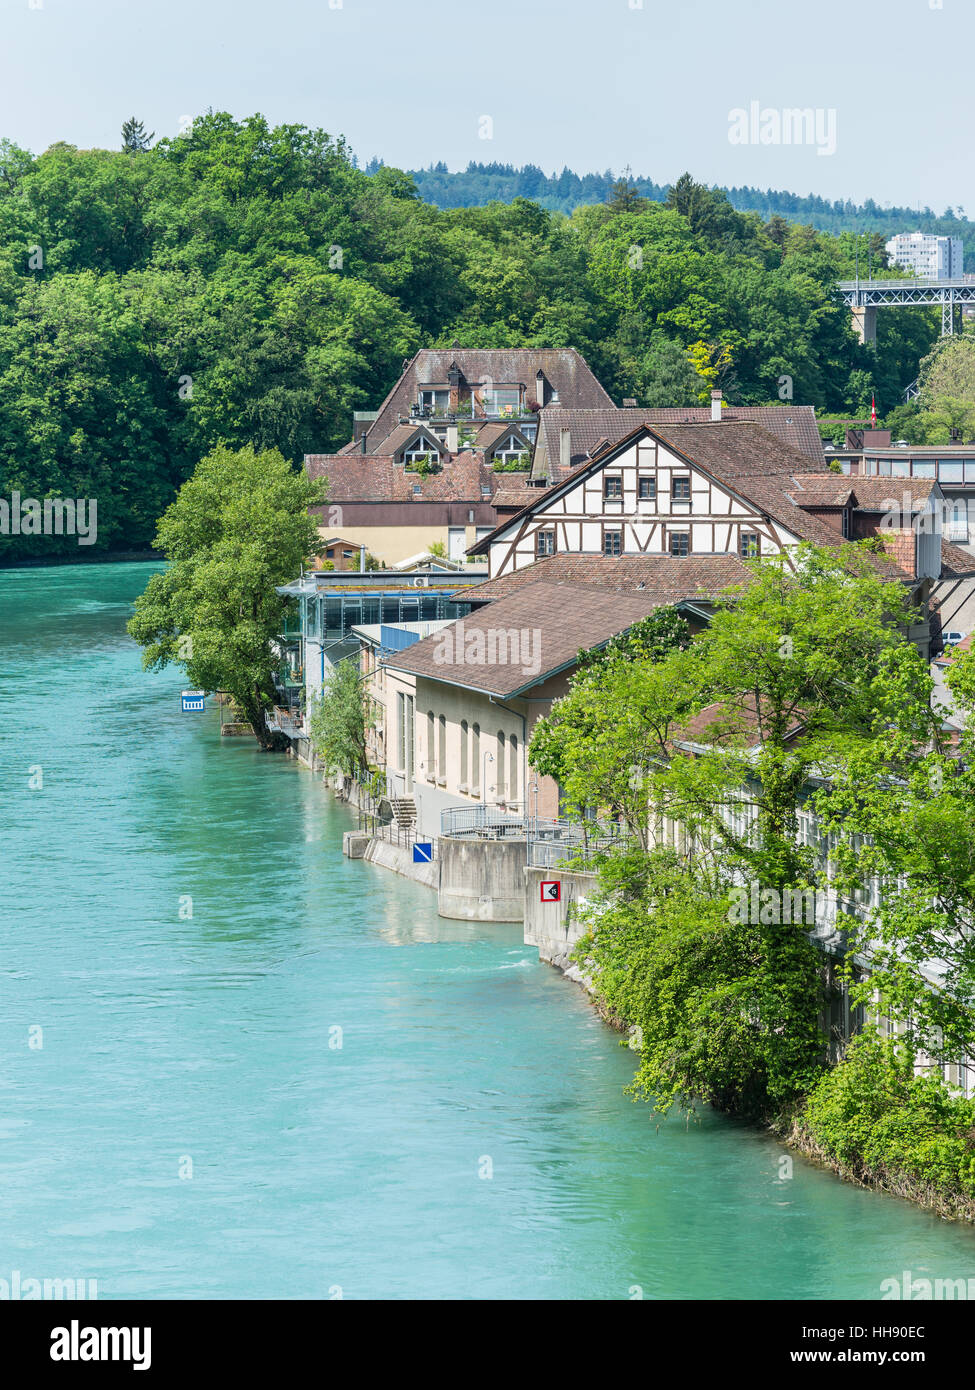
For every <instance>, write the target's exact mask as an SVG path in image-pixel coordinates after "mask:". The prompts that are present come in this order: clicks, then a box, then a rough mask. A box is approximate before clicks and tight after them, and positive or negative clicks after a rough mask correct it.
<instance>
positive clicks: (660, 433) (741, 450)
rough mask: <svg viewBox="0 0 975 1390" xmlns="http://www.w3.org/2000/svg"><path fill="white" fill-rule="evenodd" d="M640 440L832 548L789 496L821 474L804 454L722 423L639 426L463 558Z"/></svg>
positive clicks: (746, 427) (831, 534) (825, 529)
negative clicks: (800, 481) (663, 449)
mask: <svg viewBox="0 0 975 1390" xmlns="http://www.w3.org/2000/svg"><path fill="white" fill-rule="evenodd" d="M643 437H646V438H650V439H656V440H658V441H659V442H660V443H662V444H663V445H664V446H665V447H666V448H668V449H670V450H671V451H672V452H673V453H674V454H676V455H677V457H678V458H680V459H682V460H684V461H685V462H686V463H687V464H688V465H692V466H694V467H695V468H698V469H700V470H701V471H702V472H704V473H706V474H709V475H710V476H711V477H712V478H713V479H714V480H715V481H716V482H718V483H720V484H722V485H723V486H725V487H727V488H728V489H729V491H731V492H733V493H735V494H736V495H737V496H738V497H740V498H742V499H743V500H745V501H748V502H750V503H751V504H752V505H753V506H754V507H756V508H757V509H758V510H759V511H762V512H764V513H765V514H766V515H767V516H769V517H770V518H771V519H772V520H773V521H776V522H778V523H779V524H780V525H782V526H785V527H786V528H787V529H788V530H789V531H790V532H792V534H793V535H795V536H798V537H799V539H800V540H805V541H809V542H810V543H811V544H813V545H829V546H835V544H836V540H837V536H836V532H835V531H834V530H833V528H832V527H831V526H828V525H827V524H826V522H825V521H822V520H820V519H819V518H818V517H816V516H813V515H811V514H810V513H809V512H806V511H804V510H803V509H802V508H801V507H799V506H797V504H796V503H795V502H794V501H793V499H792V495H791V493H792V492H794V491H795V489H796V487H797V486H798V483H797V480H798V479H800V478H801V477H802V475H803V474H808V473H813V472H818V473H819V474H820V475H821V473H822V469H821V468H820V469H814V466H813V463H812V461H811V460H810V459H809V458H808V457H807V456H806V455H805V454H803V453H801V452H800V451H799V450H798V449H796V448H793V447H792V446H791V445H788V444H785V443H783V441H782V440H781V439H777V438H776V437H775V436H774V435H772V434H770V433H769V432H768V430H765V429H762V428H761V427H760V426H759V425H754V424H751V423H748V422H746V421H726V420H721V421H716V422H711V421H708V422H707V423H705V424H700V425H668V426H660V425H656V426H653V427H651V426H649V425H645V424H644V425H640V426H638V428H636V429H635V430H633V431H631V433H630V434H628V435H626V436H625V437H624V438H623V439H620V440H618V441H617V443H616V444H615V445H613V447H612V448H610V449H607V450H604V452H603V453H601V454H600V455H599V456H598V458H596V459H593V460H591V461H590V462H589V463H588V464H583V465H582V466H581V467H580V468H576V469H573V470H572V471H571V472H569V473H568V474H567V475H566V476H565V477H564V478H563V479H562V481H561V482H560V483H558V484H557V485H556V486H554V487H551V488H547V489H546V490H545V491H544V492H540V495H539V498H538V500H537V501H536V500H534V499H533V500H532V501H530V502H529V503H527V504H526V506H525V507H523V508H522V510H521V511H520V512H515V513H514V515H513V516H510V517H507V518H506V519H505V520H504V521H503V522H501V523H500V524H499V525H498V526H497V527H496V528H495V530H494V531H492V532H491V534H490V535H489V536H485V537H483V539H482V540H480V541H478V543H477V544H476V545H475V546H472V547H471V549H470V550H469V551H468V554H471V555H476V554H481V553H483V552H485V551H487V550H488V549H489V548H490V546H491V544H492V542H493V541H495V540H496V539H497V538H498V536H499V535H500V534H501V533H502V532H503V531H504V530H505V529H507V527H509V526H511V525H513V524H514V523H515V522H517V521H519V520H521V518H522V517H524V516H527V515H529V514H530V513H531V512H532V511H534V510H535V509H536V508H537V507H539V506H540V505H542V506H544V505H546V504H547V503H548V502H550V501H551V500H552V499H554V498H557V497H561V496H562V495H563V494H564V493H565V492H567V491H568V490H569V489H570V488H572V487H575V486H576V484H577V483H578V482H579V481H580V480H581V479H582V478H585V477H587V476H588V475H589V474H590V473H594V472H597V471H598V470H601V469H603V468H605V467H607V466H608V465H609V464H610V463H611V462H612V461H613V460H614V459H616V458H618V457H619V455H620V454H622V453H624V452H625V451H626V450H627V449H629V448H630V446H631V445H632V444H633V443H634V442H635V441H636V440H637V439H640V438H643Z"/></svg>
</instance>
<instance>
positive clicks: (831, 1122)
mask: <svg viewBox="0 0 975 1390" xmlns="http://www.w3.org/2000/svg"><path fill="white" fill-rule="evenodd" d="M800 1126H801V1128H802V1129H804V1130H805V1133H806V1135H807V1136H808V1138H810V1139H812V1141H813V1143H814V1144H815V1145H816V1146H817V1147H818V1148H819V1149H820V1150H821V1151H822V1153H823V1154H824V1155H825V1156H826V1157H827V1158H828V1159H829V1160H831V1161H832V1162H833V1163H834V1164H835V1165H836V1166H837V1167H839V1168H840V1169H841V1171H843V1172H844V1173H846V1174H848V1175H849V1176H852V1177H854V1178H856V1179H858V1180H860V1181H863V1182H870V1183H876V1184H878V1185H879V1186H882V1187H886V1188H889V1189H890V1190H893V1191H901V1192H907V1191H909V1190H911V1189H912V1188H914V1187H916V1186H917V1185H920V1186H922V1187H923V1186H930V1187H932V1188H935V1189H937V1190H938V1191H940V1192H943V1193H948V1194H956V1193H961V1194H963V1195H964V1196H966V1197H969V1198H975V1101H973V1100H965V1099H963V1098H962V1097H960V1096H956V1095H953V1094H952V1092H951V1091H950V1090H949V1089H948V1087H947V1086H946V1085H945V1083H944V1081H943V1080H942V1079H941V1077H940V1075H935V1076H932V1075H926V1076H917V1075H915V1073H914V1069H913V1062H912V1058H911V1056H910V1054H909V1053H908V1052H907V1051H906V1050H905V1049H904V1048H903V1047H901V1046H900V1045H899V1044H898V1043H896V1042H895V1041H894V1040H893V1039H890V1038H880V1037H878V1036H877V1035H876V1034H874V1033H866V1034H863V1035H861V1036H860V1037H858V1038H856V1039H855V1040H854V1042H853V1043H852V1044H851V1046H850V1048H849V1050H848V1051H847V1054H846V1056H845V1057H844V1059H843V1060H842V1061H841V1062H840V1063H839V1064H838V1065H837V1066H835V1067H833V1068H831V1069H830V1070H829V1071H828V1072H826V1073H825V1075H824V1076H823V1077H822V1078H821V1079H820V1080H819V1082H818V1083H817V1085H816V1086H815V1087H814V1088H813V1090H812V1092H811V1094H810V1096H809V1099H808V1102H807V1104H806V1107H805V1111H804V1113H803V1115H802V1118H801V1120H800Z"/></svg>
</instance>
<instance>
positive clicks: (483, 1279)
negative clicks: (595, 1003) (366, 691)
mask: <svg viewBox="0 0 975 1390" xmlns="http://www.w3.org/2000/svg"><path fill="white" fill-rule="evenodd" d="M151 572H152V571H151V567H150V566H146V565H112V566H109V565H98V566H70V567H64V568H57V569H35V570H15V571H11V570H7V571H0V643H2V646H0V651H2V662H0V705H2V711H0V729H2V730H3V734H2V741H3V750H4V751H3V795H2V798H0V854H2V898H0V903H2V918H3V927H2V933H3V935H2V941H3V949H2V954H0V981H2V1008H0V1038H2V1058H3V1062H2V1066H0V1189H2V1192H3V1200H2V1202H0V1278H3V1279H10V1278H11V1273H12V1271H14V1270H19V1271H20V1272H21V1277H22V1278H23V1279H26V1278H28V1277H34V1278H38V1279H43V1278H68V1277H70V1278H75V1279H80V1278H85V1279H96V1280H97V1289H98V1297H99V1298H113V1297H116V1298H118V1297H135V1298H219V1297H244V1298H258V1299H259V1298H273V1297H285V1298H327V1297H329V1296H333V1297H334V1296H337V1294H338V1292H339V1290H341V1292H342V1295H343V1296H344V1297H346V1298H363V1297H380V1298H399V1297H420V1298H442V1297H462V1298H520V1299H541V1298H606V1299H626V1298H630V1297H633V1296H635V1295H636V1294H637V1292H638V1290H642V1293H643V1297H645V1298H708V1299H715V1298H756V1299H762V1298H788V1299H818V1298H829V1297H837V1298H858V1299H875V1298H878V1297H879V1296H880V1293H881V1288H880V1286H881V1281H882V1280H883V1279H886V1278H890V1277H894V1278H897V1279H900V1278H901V1273H902V1271H903V1270H910V1271H912V1274H913V1276H914V1277H916V1278H920V1277H931V1278H933V1277H944V1278H962V1277H964V1278H967V1277H968V1276H969V1275H973V1274H975V1233H973V1232H972V1231H970V1230H967V1229H961V1228H957V1227H953V1226H951V1225H948V1224H945V1223H943V1222H940V1221H938V1220H937V1219H936V1218H934V1217H931V1216H929V1215H927V1214H925V1213H923V1212H920V1211H918V1210H916V1209H914V1208H912V1207H911V1206H910V1205H908V1204H907V1203H904V1202H901V1201H898V1200H896V1199H893V1198H887V1197H881V1196H876V1195H874V1194H871V1193H867V1192H863V1191H859V1190H856V1189H854V1188H852V1187H849V1186H847V1185H845V1184H843V1183H840V1182H838V1181H837V1180H836V1179H834V1178H833V1177H832V1176H830V1175H829V1174H827V1173H824V1172H820V1171H819V1170H817V1169H816V1168H814V1167H811V1166H809V1165H806V1164H804V1163H802V1162H801V1161H798V1160H797V1161H796V1162H795V1165H794V1171H793V1176H792V1177H791V1178H789V1177H788V1176H784V1175H783V1167H782V1165H781V1162H780V1160H781V1158H782V1150H781V1148H780V1146H779V1145H778V1144H776V1143H775V1142H774V1141H772V1140H771V1139H769V1138H768V1137H766V1136H765V1135H762V1134H759V1133H756V1132H754V1131H752V1130H749V1129H747V1128H744V1127H742V1126H739V1125H736V1124H733V1123H729V1122H728V1121H726V1120H724V1119H722V1118H720V1117H715V1116H710V1115H708V1116H705V1118H704V1119H703V1121H702V1122H700V1123H691V1124H690V1125H689V1126H688V1125H687V1124H686V1123H685V1121H684V1120H683V1119H670V1120H668V1121H666V1122H665V1123H663V1124H661V1125H660V1126H659V1127H658V1126H657V1124H656V1123H655V1121H654V1120H653V1119H652V1117H651V1115H650V1113H649V1111H648V1110H647V1108H646V1107H645V1106H642V1105H636V1104H634V1103H633V1102H631V1101H630V1100H628V1099H627V1098H626V1096H625V1095H624V1094H623V1088H624V1086H625V1085H626V1083H627V1081H628V1079H629V1077H630V1076H631V1075H632V1070H633V1058H632V1055H631V1054H630V1053H629V1052H627V1051H626V1050H625V1049H623V1048H621V1047H620V1046H619V1045H618V1039H617V1036H616V1034H614V1033H613V1032H612V1031H611V1030H610V1029H608V1028H607V1027H606V1026H605V1025H604V1024H603V1023H601V1022H600V1021H599V1019H598V1018H597V1017H596V1016H595V1014H594V1013H593V1011H592V1009H591V1008H590V1006H589V1005H588V1003H587V1002H586V998H585V996H584V994H583V993H582V991H581V990H580V989H579V988H578V987H577V986H575V985H573V984H571V983H569V982H568V981H566V980H564V979H563V977H562V976H561V975H560V974H559V973H558V972H557V971H555V970H553V969H552V968H551V967H550V966H547V965H542V964H539V962H538V960H537V957H536V953H535V952H534V951H533V950H532V949H529V948H527V947H525V946H524V945H523V943H522V940H521V929H520V927H517V926H497V925H489V924H488V925H481V924H464V923H458V922H448V921H444V920H441V919H440V918H438V916H437V913H436V902H435V898H434V895H433V894H432V893H431V892H430V891H429V890H427V889H424V888H421V887H419V886H418V885H414V884H412V883H410V882H408V881H406V880H404V879H402V878H398V877H396V876H395V875H393V874H390V873H387V872H385V871H383V870H381V869H377V868H375V867H373V866H372V865H368V864H364V863H361V862H350V861H349V860H346V859H344V858H343V856H342V853H341V837H342V831H343V830H344V829H346V828H348V826H349V825H350V823H351V818H350V815H349V812H348V811H347V810H346V809H345V808H344V807H342V806H340V805H337V804H336V803H335V802H334V801H333V799H332V797H331V795H330V793H329V792H328V790H327V788H326V787H325V786H324V785H323V783H322V782H321V780H320V779H318V778H316V777H314V776H312V774H311V773H309V772H308V771H307V770H306V769H304V768H302V767H300V766H299V765H298V764H296V763H295V762H294V761H292V760H291V759H288V758H285V757H281V756H274V755H267V754H261V753H259V752H257V751H256V749H255V746H254V744H253V743H252V741H250V740H246V741H245V740H226V739H225V740H223V741H221V739H220V738H219V728H218V725H219V713H218V712H217V711H208V712H207V713H206V714H203V715H191V714H181V713H180V709H179V690H180V685H181V681H180V673H179V672H177V671H168V672H164V673H162V674H158V675H146V674H144V673H143V672H142V671H141V669H140V659H139V652H138V650H137V649H136V647H135V646H134V644H133V643H132V642H131V641H130V640H129V639H128V638H127V636H126V633H125V621H126V619H127V617H128V616H129V614H130V612H131V604H132V600H133V598H134V596H135V595H136V594H137V593H138V592H139V590H140V589H141V588H142V587H143V585H144V584H145V581H146V579H147V578H148V576H149V574H150V573H151ZM41 782H42V785H41ZM32 784H33V785H32ZM188 899H192V916H189V915H188V913H189V910H190V904H189V901H188ZM38 1030H40V1031H38ZM337 1030H341V1033H339V1032H338V1031H337ZM339 1041H341V1047H338V1046H337V1045H336V1044H337V1043H338V1042H339ZM38 1043H40V1044H42V1045H40V1046H38ZM489 1171H490V1174H491V1175H490V1176H487V1174H488V1172H489Z"/></svg>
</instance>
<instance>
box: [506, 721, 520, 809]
mask: <svg viewBox="0 0 975 1390" xmlns="http://www.w3.org/2000/svg"><path fill="white" fill-rule="evenodd" d="M520 785H521V784H520V782H519V780H518V735H517V734H512V735H511V737H510V738H509V739H508V795H509V796H510V797H511V800H512V801H520V800H521V796H520V794H519V791H520Z"/></svg>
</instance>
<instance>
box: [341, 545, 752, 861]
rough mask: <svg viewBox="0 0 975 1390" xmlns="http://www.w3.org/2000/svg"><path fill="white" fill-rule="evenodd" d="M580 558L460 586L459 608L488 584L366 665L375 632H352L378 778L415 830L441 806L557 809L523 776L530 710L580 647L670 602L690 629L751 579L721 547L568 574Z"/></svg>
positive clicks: (534, 714) (554, 797)
mask: <svg viewBox="0 0 975 1390" xmlns="http://www.w3.org/2000/svg"><path fill="white" fill-rule="evenodd" d="M580 558H582V557H556V559H555V560H553V561H542V562H539V564H538V565H537V566H536V567H535V570H534V571H531V572H529V571H527V570H525V571H519V572H517V573H515V574H512V575H509V576H507V577H506V578H505V579H501V580H496V581H491V582H490V583H487V584H483V585H481V586H479V588H472V589H469V590H465V591H464V592H463V596H462V598H461V601H462V603H463V606H464V607H465V608H467V609H469V610H473V608H474V596H475V595H478V593H479V590H484V591H490V592H485V593H484V594H483V596H482V598H481V602H480V603H478V604H477V606H476V611H470V612H469V615H468V616H465V617H463V618H462V619H461V620H460V621H458V622H456V623H454V624H452V625H451V626H449V627H439V625H438V629H437V631H436V632H435V633H434V634H433V635H431V636H429V637H427V638H425V639H424V640H422V641H418V642H415V643H413V644H411V645H409V646H408V647H406V648H405V649H404V650H401V651H398V652H397V651H389V652H387V654H386V655H385V656H384V657H383V658H382V659H381V660H380V661H379V662H377V661H376V656H375V646H376V643H375V640H374V639H371V638H370V639H367V640H366V641H364V642H363V647H364V652H363V669H364V670H366V671H367V672H370V673H371V674H373V678H374V679H373V693H374V695H375V698H376V699H377V702H378V703H379V704H380V705H381V706H382V708H383V711H384V719H383V725H384V727H383V733H382V736H381V743H382V747H383V748H384V750H385V755H386V773H387V778H386V781H387V787H388V789H389V792H390V795H391V796H394V797H396V798H399V799H405V798H412V799H413V800H414V802H415V806H416V820H417V825H418V827H419V828H420V831H421V833H422V834H424V835H437V834H439V832H440V814H441V812H442V811H443V810H445V809H447V808H449V807H458V806H465V805H467V806H476V805H490V806H493V807H497V808H499V809H503V810H504V811H506V812H508V813H510V814H511V815H513V816H516V817H523V816H524V815H525V814H526V813H530V814H533V815H536V816H542V817H549V818H554V817H557V816H558V813H559V807H560V802H561V792H560V789H559V787H558V785H557V784H556V783H555V782H553V781H551V779H549V778H545V777H538V776H536V775H535V774H534V773H533V771H532V769H531V768H530V767H529V766H528V765H527V762H526V759H525V749H526V748H527V745H528V741H529V739H530V738H531V733H532V729H533V728H534V725H535V723H536V722H537V720H538V719H539V718H541V717H542V716H543V715H546V714H548V713H549V712H550V710H551V707H552V703H553V701H554V700H556V699H558V698H560V697H561V696H562V695H564V694H565V693H566V692H567V690H568V687H569V682H570V680H571V678H572V675H573V674H574V672H575V669H576V661H577V658H578V653H579V651H580V649H586V650H588V649H593V648H599V647H601V646H603V645H605V643H606V642H608V641H609V640H610V639H611V638H612V637H614V636H616V635H617V634H619V633H621V632H624V631H626V630H627V629H628V628H629V627H631V626H632V625H633V623H634V622H638V621H640V620H641V619H642V618H645V617H647V616H648V615H649V614H650V613H652V612H653V611H654V610H655V609H657V608H660V607H663V606H665V605H669V604H673V605H674V606H675V607H677V608H678V609H679V611H680V612H681V613H682V615H683V616H684V617H685V618H686V620H687V622H688V625H689V626H690V628H691V631H692V632H697V631H700V630H701V629H702V628H703V627H704V626H705V625H706V624H707V621H708V619H709V616H710V613H711V611H712V610H713V600H714V598H715V597H716V596H717V595H718V594H719V593H720V592H721V591H722V590H723V589H725V588H726V587H727V586H728V585H729V584H734V583H748V582H750V574H749V572H748V570H747V568H746V567H745V566H744V565H743V564H742V563H741V562H740V561H738V560H736V559H735V557H734V556H720V557H710V559H709V560H704V559H702V560H698V561H692V562H690V563H687V562H676V561H673V560H671V559H670V557H669V556H668V557H654V558H655V559H657V560H659V561H661V563H659V564H654V563H653V561H652V560H651V561H648V560H644V559H640V558H639V557H627V558H625V559H623V560H622V561H603V560H598V561H597V565H598V568H597V567H590V568H589V570H588V572H585V573H583V574H582V576H581V578H580V577H577V572H576V568H575V564H574V562H576V561H577V560H579V559H580ZM535 571H537V574H536V573H535ZM451 606H452V607H454V608H456V607H457V606H458V604H457V603H452V605H451ZM367 646H371V647H372V648H373V651H372V652H367V651H366V650H365V648H366V647H367ZM377 667H378V671H377ZM379 742H380V740H379V738H377V740H376V746H378V745H379Z"/></svg>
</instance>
